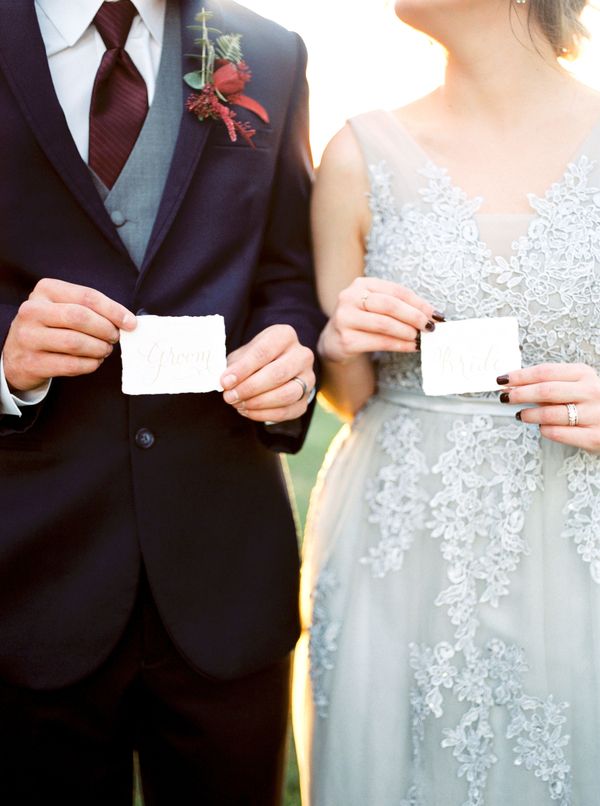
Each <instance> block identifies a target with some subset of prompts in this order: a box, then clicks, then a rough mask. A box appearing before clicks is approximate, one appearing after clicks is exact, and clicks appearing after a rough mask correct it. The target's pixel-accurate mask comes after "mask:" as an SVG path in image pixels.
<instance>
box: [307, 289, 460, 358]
mask: <svg viewBox="0 0 600 806" xmlns="http://www.w3.org/2000/svg"><path fill="white" fill-rule="evenodd" d="M434 320H437V321H438V322H442V321H443V320H444V317H443V315H442V314H440V313H438V312H437V311H435V310H434V309H433V307H432V306H431V305H430V304H429V303H428V302H426V301H425V300H424V299H421V297H419V296H417V295H416V294H415V293H414V292H412V291H410V290H409V289H408V288H404V286H402V285H399V284H398V283H392V282H390V281H388V280H380V279H377V278H370V277H358V278H357V279H356V280H354V281H353V282H352V284H351V285H349V286H348V287H347V288H345V289H344V290H343V291H342V292H341V293H340V294H339V296H338V299H337V304H336V307H335V310H334V312H333V314H332V316H331V318H330V319H329V321H328V323H327V325H326V326H325V329H324V330H323V332H322V334H321V338H320V341H319V353H320V355H321V356H322V357H323V358H325V359H326V360H328V361H334V362H336V363H345V362H346V361H348V360H350V359H352V358H354V357H355V356H357V355H360V354H361V353H373V352H378V351H394V352H401V353H414V352H415V351H417V350H418V349H419V347H420V336H421V331H423V330H429V331H431V330H434V329H435V321H434Z"/></svg>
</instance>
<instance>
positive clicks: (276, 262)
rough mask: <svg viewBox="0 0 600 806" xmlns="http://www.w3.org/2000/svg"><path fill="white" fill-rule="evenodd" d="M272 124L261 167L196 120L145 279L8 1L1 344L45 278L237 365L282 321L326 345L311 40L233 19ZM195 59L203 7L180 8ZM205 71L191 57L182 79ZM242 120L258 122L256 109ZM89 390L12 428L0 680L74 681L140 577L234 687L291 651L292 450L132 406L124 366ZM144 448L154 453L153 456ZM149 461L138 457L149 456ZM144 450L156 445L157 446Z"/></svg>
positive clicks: (249, 431)
mask: <svg viewBox="0 0 600 806" xmlns="http://www.w3.org/2000/svg"><path fill="white" fill-rule="evenodd" d="M206 6H207V7H208V8H209V9H211V10H212V11H213V12H214V14H215V17H214V19H213V21H212V22H213V24H214V25H215V27H217V28H219V29H220V30H221V31H223V32H228V33H229V32H231V33H241V34H242V35H243V47H244V55H245V58H246V60H247V62H248V64H249V65H250V67H251V69H252V72H253V78H252V82H251V84H250V85H248V90H247V91H248V94H249V95H251V96H252V97H254V98H256V100H258V101H259V102H261V103H262V104H263V106H264V107H265V108H266V109H267V110H268V112H269V114H270V118H271V122H270V124H269V125H265V124H263V123H262V122H261V121H259V120H258V119H254V118H252V124H253V125H254V126H255V127H256V128H257V134H256V136H255V139H254V142H255V144H256V148H255V149H253V148H250V147H249V146H248V145H247V144H246V143H245V142H244V141H243V140H240V141H238V142H237V143H231V142H230V140H229V138H228V135H227V132H226V130H225V128H224V126H223V125H222V124H221V123H220V122H216V121H203V122H199V121H198V120H197V119H196V118H195V117H194V116H193V115H192V114H191V113H189V112H186V111H185V110H184V101H185V99H186V97H187V95H188V93H189V89H188V88H187V87H186V86H185V85H184V84H183V81H182V96H181V103H182V113H181V126H180V131H179V137H178V141H177V144H176V148H175V153H174V157H173V161H172V164H171V167H170V173H169V176H168V180H167V183H166V187H165V190H164V194H163V197H162V201H161V204H160V209H159V212H158V216H157V219H156V223H155V226H154V230H153V233H152V236H151V239H150V243H149V246H148V250H147V254H146V256H145V259H144V262H143V266H142V268H141V271H139V272H138V271H137V269H136V267H135V266H134V265H133V263H132V261H131V259H130V258H129V256H128V254H127V252H126V250H125V248H124V246H123V244H122V243H121V241H120V239H119V236H118V234H117V231H116V229H115V227H114V225H113V224H112V222H111V220H110V217H109V216H108V214H107V212H106V210H105V208H104V206H103V204H102V202H101V200H100V197H99V195H98V193H97V192H96V190H95V188H94V186H93V184H92V180H91V178H90V174H89V171H88V168H87V166H86V165H85V164H84V163H83V161H82V160H81V158H80V156H79V154H78V152H77V150H76V147H75V144H74V142H73V140H72V138H71V136H70V133H69V130H68V127H67V124H66V121H65V118H64V115H63V113H62V110H61V107H60V105H59V103H58V100H57V98H56V94H55V92H54V88H53V84H52V80H51V77H50V73H49V68H48V62H47V58H46V55H45V51H44V45H43V42H42V38H41V35H40V31H39V27H38V24H37V19H36V15H35V10H34V3H33V0H0V345H1V344H3V343H4V340H5V338H6V334H7V332H8V329H9V327H10V323H11V321H12V319H13V318H14V316H15V315H16V313H17V309H18V306H19V305H20V304H21V303H22V302H23V301H24V300H25V299H26V298H27V296H28V294H29V293H30V292H31V290H32V289H33V287H34V286H35V284H36V283H37V282H38V281H39V280H40V279H41V278H44V277H55V278H60V279H62V280H65V281H68V282H71V283H78V284H81V285H86V286H93V287H94V288H97V289H99V290H100V291H102V292H103V293H105V294H106V295H108V296H109V297H111V298H113V299H115V300H118V301H119V302H121V303H123V304H124V305H125V306H127V307H128V308H129V309H131V310H133V311H134V312H136V311H140V310H143V311H146V312H148V313H152V314H162V315H203V314H215V313H219V314H222V315H223V316H224V317H225V321H226V326H227V331H228V348H229V349H230V350H231V349H235V348H237V347H238V346H240V345H242V344H244V343H246V342H247V341H248V340H249V339H251V338H252V337H253V336H254V335H255V334H257V333H258V332H260V331H261V330H262V329H263V328H265V327H267V326H268V325H271V324H278V323H289V324H290V325H292V326H293V327H294V328H295V329H296V331H297V333H298V336H299V338H300V341H301V342H302V343H304V344H305V345H307V346H309V347H312V348H314V346H315V343H316V339H317V335H318V332H319V330H320V328H321V326H322V323H323V319H322V314H321V312H320V311H319V309H318V306H317V303H316V300H315V295H314V288H313V278H312V267H311V260H310V254H309V234H308V211H307V208H308V200H309V193H310V180H311V166H310V157H309V149H308V142H307V89H306V81H305V65H306V54H305V50H304V46H303V44H302V42H301V40H300V39H299V38H298V37H297V36H296V35H295V34H291V33H289V32H288V31H285V30H284V29H282V28H280V27H279V26H277V25H275V24H274V23H272V22H269V21H267V20H265V19H263V18H261V17H259V16H257V15H255V14H253V13H251V12H250V11H248V10H247V9H245V8H243V7H241V6H238V5H237V4H236V3H233V2H229V0H207V1H206ZM181 9H182V44H183V47H182V52H183V53H184V54H190V53H192V52H193V51H194V45H193V33H192V32H191V31H190V30H189V28H188V27H187V26H189V25H190V24H191V23H192V22H193V18H194V15H195V13H196V12H197V11H198V4H197V2H195V1H194V2H189V0H182V1H181ZM194 67H195V63H194V62H193V61H192V60H191V59H189V58H188V57H187V56H184V57H183V64H182V68H181V69H182V76H183V74H184V73H186V72H188V71H189V70H191V69H194ZM240 115H241V117H242V116H243V117H242V119H245V118H246V117H248V116H252V113H250V112H247V110H241V112H240ZM115 352H116V354H115V355H114V356H112V357H111V358H110V359H108V360H107V361H106V362H105V363H104V364H103V366H102V367H101V369H99V370H98V371H97V372H96V373H94V374H93V375H89V376H85V377H79V378H74V379H60V378H57V379H55V380H54V381H53V383H52V387H51V390H50V393H49V395H48V397H47V399H46V400H45V402H44V403H43V404H41V405H40V406H38V407H34V409H33V410H27V411H26V413H25V414H24V416H23V417H22V418H20V419H19V418H16V417H9V416H4V417H1V418H0V677H1V678H3V679H5V680H7V681H11V682H14V683H18V684H20V685H27V686H31V687H34V688H54V687H58V686H62V685H65V684H68V683H70V682H73V681H75V680H78V679H81V678H82V677H83V676H85V675H87V674H88V673H90V672H91V671H92V670H94V669H95V668H97V667H98V666H99V664H101V663H102V661H103V660H104V659H105V658H106V657H107V656H108V655H109V653H110V652H111V650H112V649H113V648H114V646H115V644H116V642H117V641H118V639H119V637H120V635H121V634H122V632H123V630H124V628H125V626H126V624H127V621H128V619H129V617H130V614H131V611H132V607H133V604H134V600H135V597H136V590H137V586H138V578H139V571H140V566H141V562H142V558H143V563H144V564H145V567H146V570H147V575H148V578H149V582H150V586H151V589H152V592H153V595H154V597H155V600H156V603H157V606H158V608H159V611H160V613H161V616H162V619H163V621H164V624H165V626H166V628H167V630H168V631H169V633H170V635H171V637H172V639H173V641H174V642H175V644H176V645H177V646H178V648H179V649H180V651H181V652H182V654H183V655H184V656H185V657H186V658H187V659H188V660H189V662H190V663H191V664H192V665H193V666H194V667H196V668H198V669H199V670H201V671H202V672H204V673H205V674H207V675H210V676H214V677H218V678H231V677H235V676H239V675H243V674H246V673H249V672H251V671H253V670H255V669H258V668H260V667H262V666H264V665H266V664H268V663H270V662H271V661H274V660H275V659H277V658H279V657H281V656H283V655H284V654H285V653H287V652H288V651H289V650H290V649H291V648H292V647H293V645H294V642H295V640H296V638H297V635H298V608H297V588H298V551H297V538H296V531H295V526H294V520H293V517H292V512H291V509H290V504H289V501H288V496H287V492H286V487H285V482H284V478H283V474H282V468H281V463H280V459H279V457H278V455H277V453H276V451H277V450H281V449H284V450H288V451H294V450H297V449H298V448H299V447H300V446H301V444H302V440H303V438H304V433H305V431H306V428H307V426H308V420H309V417H305V418H303V420H302V421H300V422H299V423H296V424H292V426H294V425H295V426H296V433H294V431H293V428H292V431H291V433H287V434H286V433H285V432H284V433H277V432H269V430H268V429H265V428H263V427H256V426H255V425H253V424H252V423H251V422H249V421H247V420H245V419H243V418H242V417H240V416H239V415H237V414H236V412H235V411H234V410H233V409H232V408H231V407H229V406H227V405H226V404H225V403H224V402H223V401H222V398H221V396H220V395H219V394H217V393H214V394H207V395H172V396H168V395H164V396H163V395H159V396H140V397H127V396H125V395H123V394H122V393H121V391H120V357H119V355H118V351H115ZM140 429H147V430H148V431H150V432H151V434H152V435H153V437H154V442H153V444H152V445H151V446H150V447H138V445H137V443H136V439H135V437H136V434H137V433H138V432H139V430H140ZM138 441H139V440H138ZM143 444H146V445H147V444H148V441H146V443H143Z"/></svg>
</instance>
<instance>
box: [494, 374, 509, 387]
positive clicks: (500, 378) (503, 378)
mask: <svg viewBox="0 0 600 806" xmlns="http://www.w3.org/2000/svg"><path fill="white" fill-rule="evenodd" d="M496 383H497V384H499V385H500V386H503V385H504V384H506V383H508V375H498V377H497V378H496Z"/></svg>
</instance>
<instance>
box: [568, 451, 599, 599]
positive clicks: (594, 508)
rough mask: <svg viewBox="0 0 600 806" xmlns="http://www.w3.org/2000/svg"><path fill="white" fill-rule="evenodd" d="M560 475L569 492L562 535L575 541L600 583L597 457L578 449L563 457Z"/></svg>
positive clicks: (579, 551) (578, 551)
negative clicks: (564, 458) (572, 453)
mask: <svg viewBox="0 0 600 806" xmlns="http://www.w3.org/2000/svg"><path fill="white" fill-rule="evenodd" d="M560 475H561V476H566V477H567V484H568V488H569V492H570V493H571V498H570V500H569V503H568V504H567V506H566V507H565V515H566V516H567V521H566V524H565V528H564V529H563V532H562V536H563V537H565V538H567V539H568V540H572V541H573V542H574V543H575V545H576V546H577V553H578V554H580V555H581V558H582V559H583V560H584V562H586V563H589V564H590V573H591V575H592V579H593V580H594V582H597V583H598V584H599V585H600V456H594V455H593V454H591V453H587V452H586V451H577V453H575V454H574V455H573V456H570V457H569V458H568V459H566V460H565V463H564V466H563V468H562V470H561V472H560Z"/></svg>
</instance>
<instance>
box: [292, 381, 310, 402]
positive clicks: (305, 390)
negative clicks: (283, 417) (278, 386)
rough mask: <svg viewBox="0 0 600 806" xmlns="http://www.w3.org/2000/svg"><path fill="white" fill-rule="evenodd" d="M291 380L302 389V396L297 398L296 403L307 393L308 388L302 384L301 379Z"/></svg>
mask: <svg viewBox="0 0 600 806" xmlns="http://www.w3.org/2000/svg"><path fill="white" fill-rule="evenodd" d="M292 380H293V381H295V382H296V383H297V384H298V385H299V386H300V387H301V388H302V394H301V395H300V397H299V398H298V401H300V400H302V398H303V397H304V396H305V395H306V394H307V393H308V386H307V385H306V384H305V383H304V381H303V380H302V378H298V377H294V378H292Z"/></svg>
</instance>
